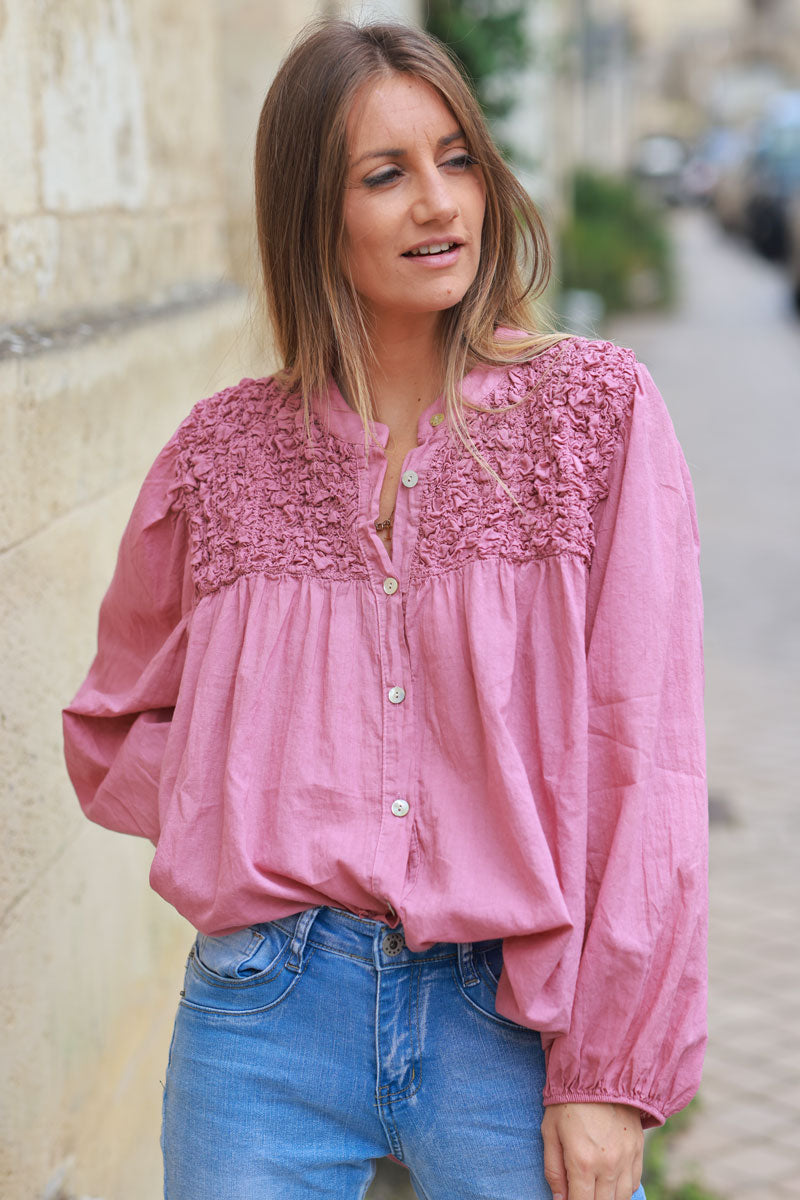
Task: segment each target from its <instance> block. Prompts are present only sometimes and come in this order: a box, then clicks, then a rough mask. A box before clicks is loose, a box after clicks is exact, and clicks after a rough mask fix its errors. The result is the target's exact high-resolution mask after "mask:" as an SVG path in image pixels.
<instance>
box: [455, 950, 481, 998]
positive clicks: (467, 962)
mask: <svg viewBox="0 0 800 1200" xmlns="http://www.w3.org/2000/svg"><path fill="white" fill-rule="evenodd" d="M457 945H458V969H459V971H460V973H461V982H462V983H463V984H464V987H473V986H474V984H476V983H479V982H480V979H479V977H478V975H477V973H476V971H475V964H474V962H473V961H472V942H458V943H457Z"/></svg>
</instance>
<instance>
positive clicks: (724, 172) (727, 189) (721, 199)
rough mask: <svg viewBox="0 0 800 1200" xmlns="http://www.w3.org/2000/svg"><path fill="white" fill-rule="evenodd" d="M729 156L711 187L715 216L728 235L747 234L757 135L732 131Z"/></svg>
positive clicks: (720, 162)
mask: <svg viewBox="0 0 800 1200" xmlns="http://www.w3.org/2000/svg"><path fill="white" fill-rule="evenodd" d="M731 132H732V134H733V136H732V137H731V138H730V139H729V141H728V144H727V146H726V149H725V153H724V155H723V156H722V158H721V159H720V161H719V162H718V163H717V169H716V178H715V180H714V181H713V183H712V185H711V190H710V193H709V200H710V203H711V208H712V210H713V212H714V215H715V217H716V218H717V220H718V221H719V223H720V225H721V226H722V228H723V229H725V230H727V231H728V233H738V234H742V235H744V233H745V228H746V207H747V195H748V191H747V182H748V176H749V155H750V153H751V151H752V147H753V132H752V130H747V129H737V130H732V131H731Z"/></svg>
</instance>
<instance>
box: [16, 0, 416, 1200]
mask: <svg viewBox="0 0 800 1200" xmlns="http://www.w3.org/2000/svg"><path fill="white" fill-rule="evenodd" d="M326 8H327V9H328V10H330V9H331V8H332V5H331V4H327V5H326ZM352 8H353V10H354V11H358V12H363V11H365V7H364V6H363V5H361V4H358V5H355V4H354V5H353V6H352ZM318 9H319V6H318V5H317V4H315V3H314V2H313V0H272V2H271V3H269V4H265V3H263V0H170V3H168V4H167V3H157V4H153V3H148V4H137V3H135V2H134V0H40V2H38V3H37V4H35V5H33V4H30V3H29V2H28V0H5V2H4V3H0V76H2V79H3V85H4V94H3V106H2V109H0V139H1V143H0V144H1V147H2V153H0V196H2V212H0V296H1V297H2V301H0V414H1V417H2V434H3V436H2V439H0V458H1V460H2V461H1V462H0V597H1V598H2V609H1V610H0V639H1V640H0V655H2V661H3V682H4V687H3V692H2V698H0V773H1V774H2V822H3V839H2V865H1V866H0V975H1V976H2V980H3V987H2V989H0V1027H2V1029H3V1034H4V1038H3V1045H2V1051H1V1052H0V1053H1V1056H2V1057H1V1058H0V1061H1V1062H2V1079H3V1086H2V1088H1V1089H0V1126H1V1127H2V1130H3V1138H2V1149H0V1193H2V1196H3V1200H23V1198H24V1200H28V1198H29V1197H31V1196H41V1197H46V1198H47V1200H69V1198H73V1197H78V1196H83V1197H88V1196H92V1197H97V1198H99V1197H104V1198H106V1200H112V1198H113V1200H145V1198H148V1197H154V1196H157V1195H160V1194H161V1166H160V1154H159V1144H158V1136H159V1121H160V1107H161V1083H160V1081H163V1078H164V1071H165V1067H166V1059H167V1049H168V1044H169V1035H170V1028H171V1024H172V1019H173V1016H174V1011H175V1006H176V1003H177V998H178V990H179V988H180V980H181V976H182V969H183V962H184V959H185V956H186V954H187V952H188V949H189V946H190V944H191V935H192V930H191V929H190V927H189V926H188V925H187V924H186V922H184V921H183V920H182V919H181V918H179V917H178V916H177V914H175V913H174V912H173V911H172V910H171V909H170V908H169V907H168V906H167V905H165V904H164V902H163V901H161V900H160V899H159V898H158V897H157V896H155V894H154V893H152V892H150V890H149V888H148V884H147V877H148V870H149V863H150V859H151V857H152V846H151V845H150V844H149V843H147V842H145V841H143V840H141V839H135V838H126V837H122V836H120V835H114V834H110V833H108V832H106V831H105V830H102V829H100V828H99V827H97V826H94V825H91V824H90V823H89V822H88V821H86V820H85V818H84V817H83V816H82V814H81V813H80V811H79V808H78V804H77V801H76V799H75V796H74V794H73V793H72V790H71V788H70V785H69V782H68V780H67V778H66V774H65V770H64V766H63V761H62V752H61V727H60V726H61V718H60V709H61V706H62V705H63V704H65V703H66V702H67V701H68V700H69V699H70V697H71V696H72V694H73V693H74V691H75V689H76V688H77V685H78V684H79V683H80V681H81V679H82V678H83V675H84V674H85V672H86V670H87V668H88V665H89V662H90V661H91V657H92V655H93V652H94V645H95V635H96V622H97V610H98V605H99V601H100V599H101V596H102V594H103V591H104V590H105V587H106V586H107V584H108V581H109V578H110V575H111V571H112V569H113V565H114V558H115V554H116V549H117V545H118V542H119V537H120V535H121V532H122V528H123V526H124V523H125V521H126V519H127V516H128V514H129V512H130V508H131V505H132V502H133V499H134V497H135V494H136V492H137V490H138V487H139V485H140V483H141V480H142V478H143V476H144V473H145V471H146V469H147V467H148V466H149V465H150V463H151V461H152V459H153V458H154V456H155V454H156V452H157V451H158V449H159V448H160V447H161V446H162V445H163V443H164V442H165V441H166V439H167V437H168V436H169V435H170V434H171V433H172V431H173V430H174V428H175V427H176V425H177V424H178V422H179V421H180V420H181V419H182V418H183V417H184V416H185V415H186V413H187V412H188V411H189V408H190V407H191V405H192V404H193V403H194V402H195V401H197V400H198V399H200V398H201V397H202V396H206V395H209V394H210V393H212V392H213V391H215V390H216V389H217V388H219V387H221V386H224V385H228V384H230V383H235V382H236V381H238V380H239V379H240V378H241V377H242V376H243V375H248V374H265V373H267V372H268V371H269V369H270V368H271V365H272V364H271V362H270V359H269V350H268V348H267V347H265V346H264V343H263V340H262V338H261V335H260V329H259V325H258V323H257V321H251V315H252V313H253V312H254V310H255V304H254V300H253V297H252V295H251V294H250V291H249V289H250V286H251V284H252V282H253V280H254V278H255V271H254V264H255V256H254V240H253V229H252V215H251V214H252V209H251V188H252V181H251V156H252V151H253V140H254V135H255V129H256V122H257V118H258V112H259V109H260V105H261V102H262V100H263V97H264V94H265V92H266V89H267V87H268V85H269V82H270V79H271V76H272V74H273V72H274V69H275V67H276V65H277V63H278V61H279V60H280V58H281V56H282V55H283V53H284V51H285V50H286V49H287V47H288V45H289V43H290V41H291V40H292V38H293V37H294V36H295V34H296V33H297V32H298V31H299V29H300V27H301V26H302V25H303V24H304V23H305V21H306V20H307V18H309V17H310V16H312V15H313V14H314V13H315V12H316V11H318ZM380 11H381V12H383V13H395V14H396V15H399V16H402V17H406V18H413V17H414V16H415V15H417V6H416V4H415V3H411V2H410V0H405V2H402V3H395V4H392V3H390V2H387V0H382V2H381V5H380Z"/></svg>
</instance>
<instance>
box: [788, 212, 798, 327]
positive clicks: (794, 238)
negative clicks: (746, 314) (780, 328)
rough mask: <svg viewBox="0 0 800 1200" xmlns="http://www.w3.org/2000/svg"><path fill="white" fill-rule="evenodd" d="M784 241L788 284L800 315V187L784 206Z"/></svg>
mask: <svg viewBox="0 0 800 1200" xmlns="http://www.w3.org/2000/svg"><path fill="white" fill-rule="evenodd" d="M786 241H787V253H786V260H787V264H788V267H789V286H790V287H791V289H792V301H793V302H794V306H795V308H796V310H797V314H798V316H800V189H798V190H797V191H796V192H794V193H793V194H792V197H791V199H790V200H789V203H788V204H787V206H786Z"/></svg>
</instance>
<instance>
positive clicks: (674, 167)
mask: <svg viewBox="0 0 800 1200" xmlns="http://www.w3.org/2000/svg"><path fill="white" fill-rule="evenodd" d="M688 156H689V149H688V147H687V145H686V143H685V142H684V141H682V139H681V138H678V137H675V136H674V135H673V134H671V133H649V134H645V135H644V137H641V138H639V140H638V141H637V143H636V145H635V146H634V149H633V161H632V162H631V171H632V173H633V175H634V176H635V177H636V179H637V180H639V181H640V183H641V184H642V187H643V188H644V190H645V192H646V193H648V194H649V195H650V196H651V197H652V198H653V199H655V200H659V201H662V202H663V203H666V204H680V203H681V202H682V200H683V194H682V189H681V172H682V171H683V168H684V166H685V163H686V160H687V158H688Z"/></svg>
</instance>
